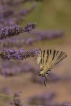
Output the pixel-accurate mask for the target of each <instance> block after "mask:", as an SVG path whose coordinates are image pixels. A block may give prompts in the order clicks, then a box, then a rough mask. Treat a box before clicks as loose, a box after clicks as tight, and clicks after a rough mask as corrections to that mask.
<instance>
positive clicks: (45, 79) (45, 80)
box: [44, 76, 47, 86]
mask: <svg viewBox="0 0 71 106" xmlns="http://www.w3.org/2000/svg"><path fill="white" fill-rule="evenodd" d="M46 82H47V78H46V76H44V85H45V86H46Z"/></svg>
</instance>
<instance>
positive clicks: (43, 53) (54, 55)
mask: <svg viewBox="0 0 71 106" xmlns="http://www.w3.org/2000/svg"><path fill="white" fill-rule="evenodd" d="M66 57H67V55H66V53H64V52H62V51H57V50H52V49H49V50H48V49H47V50H40V49H39V54H38V56H37V64H39V66H40V72H39V75H40V76H42V77H46V74H49V72H50V71H51V69H52V68H53V67H54V65H56V64H57V63H59V62H60V61H61V60H63V59H64V58H66Z"/></svg>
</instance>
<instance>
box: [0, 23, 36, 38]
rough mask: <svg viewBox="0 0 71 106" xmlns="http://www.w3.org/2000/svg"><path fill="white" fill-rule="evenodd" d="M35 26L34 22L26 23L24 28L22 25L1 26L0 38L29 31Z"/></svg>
mask: <svg viewBox="0 0 71 106" xmlns="http://www.w3.org/2000/svg"><path fill="white" fill-rule="evenodd" d="M35 27H36V23H32V24H31V23H28V24H27V25H26V26H25V28H24V27H23V26H18V25H15V26H12V27H8V26H6V27H3V28H1V30H0V39H4V38H7V37H9V38H10V37H12V36H15V35H19V34H20V33H24V32H30V31H32V30H33V29H34V28H35Z"/></svg>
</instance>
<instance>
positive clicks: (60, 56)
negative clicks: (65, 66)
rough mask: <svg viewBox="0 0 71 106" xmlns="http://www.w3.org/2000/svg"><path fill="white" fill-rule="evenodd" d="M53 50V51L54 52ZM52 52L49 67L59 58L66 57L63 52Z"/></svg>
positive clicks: (59, 59) (57, 61)
mask: <svg viewBox="0 0 71 106" xmlns="http://www.w3.org/2000/svg"><path fill="white" fill-rule="evenodd" d="M54 52H55V53H54ZM54 52H53V57H54V58H53V59H52V62H51V67H53V66H54V65H55V64H57V63H59V62H60V61H61V60H63V59H64V58H66V57H67V55H66V54H65V53H64V52H61V51H56V50H54Z"/></svg>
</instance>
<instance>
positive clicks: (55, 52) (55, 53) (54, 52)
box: [52, 50, 57, 60]
mask: <svg viewBox="0 0 71 106" xmlns="http://www.w3.org/2000/svg"><path fill="white" fill-rule="evenodd" d="M56 55H57V51H56V50H54V51H53V57H52V60H54V58H55V56H56Z"/></svg>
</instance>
